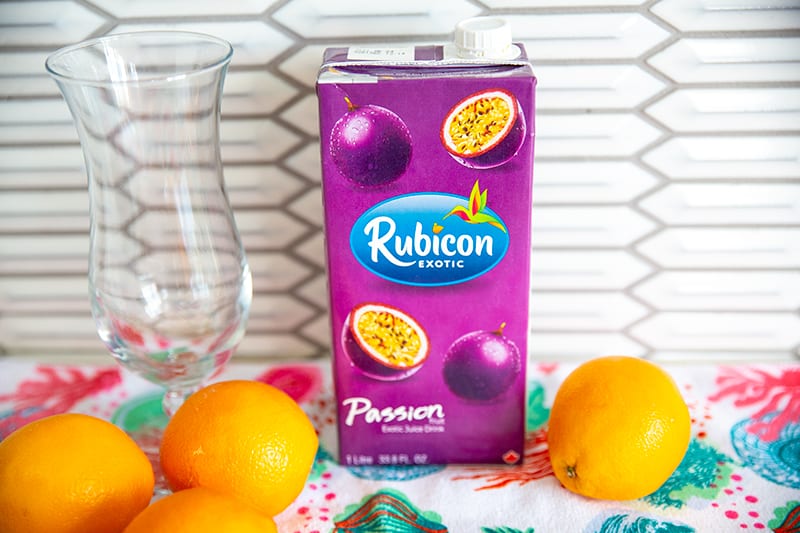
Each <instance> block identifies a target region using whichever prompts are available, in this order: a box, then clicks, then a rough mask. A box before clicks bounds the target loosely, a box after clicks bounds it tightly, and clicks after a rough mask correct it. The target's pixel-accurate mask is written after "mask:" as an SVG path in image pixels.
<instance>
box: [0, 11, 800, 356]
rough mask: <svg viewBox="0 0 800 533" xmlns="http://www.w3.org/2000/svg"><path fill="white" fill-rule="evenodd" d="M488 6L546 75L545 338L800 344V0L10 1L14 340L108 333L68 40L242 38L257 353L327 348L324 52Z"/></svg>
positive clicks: (232, 168)
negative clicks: (91, 293)
mask: <svg viewBox="0 0 800 533" xmlns="http://www.w3.org/2000/svg"><path fill="white" fill-rule="evenodd" d="M488 14H494V15H502V16H503V17H504V18H505V19H506V20H507V21H508V22H509V23H510V25H511V27H512V29H513V32H514V35H515V37H516V39H517V40H519V41H522V42H523V43H524V44H525V45H526V47H527V49H528V53H529V55H530V56H531V57H532V58H533V62H534V64H535V70H536V73H537V77H538V78H539V85H538V91H537V100H538V101H537V104H538V115H537V121H538V123H537V139H536V143H537V147H536V153H537V159H536V170H535V185H534V196H535V200H534V215H533V220H534V237H533V242H532V247H531V253H532V254H533V256H532V257H533V272H532V278H531V281H532V282H531V291H532V307H531V322H530V332H531V350H530V354H529V355H530V357H531V358H532V359H564V358H573V359H583V358H587V357H592V356H596V355H601V354H608V353H629V354H632V355H639V356H643V357H652V358H654V359H661V360H666V359H693V360H703V359H706V360H712V359H713V360H757V359H778V360H780V359H783V360H791V359H796V358H797V357H798V355H799V354H798V346H799V345H800V316H799V314H798V309H800V9H798V5H797V3H796V2H794V3H793V2H768V1H766V0H748V2H746V3H742V2H738V1H735V0H655V1H649V2H643V1H639V0H544V1H543V2H542V1H536V2H534V1H531V0H528V1H526V0H482V1H479V0H442V1H436V2H431V1H430V0H406V1H405V2H400V3H398V2H391V3H389V2H366V1H356V0H338V1H337V2H330V1H328V0H228V1H226V2H218V1H213V0H195V1H193V2H188V1H178V0H174V1H173V0H171V1H153V0H140V1H136V2H130V1H128V0H24V1H4V2H0V353H6V354H22V355H26V354H29V355H32V356H43V355H46V356H63V357H68V356H72V355H87V356H89V357H95V358H96V359H97V360H100V359H99V358H101V357H103V354H104V350H103V348H102V345H101V344H100V341H99V340H98V339H97V336H96V334H95V331H94V324H93V322H92V319H91V317H90V313H89V305H88V298H87V287H86V254H87V248H88V236H87V226H88V212H87V210H88V198H87V195H86V191H85V187H86V179H85V176H84V174H83V163H82V154H81V152H80V147H79V145H78V140H77V136H76V133H75V129H74V127H73V125H72V121H71V118H70V115H69V112H68V110H67V107H66V105H65V104H64V103H63V101H62V100H61V97H60V95H59V93H58V91H57V89H56V86H55V84H54V83H53V82H52V81H51V80H50V79H49V78H48V77H47V75H46V74H45V71H44V59H45V57H46V56H47V54H48V53H49V52H51V51H52V50H55V49H56V48H58V47H60V46H62V45H65V44H70V43H72V42H76V41H79V40H82V39H85V38H89V37H95V36H99V35H103V34H107V33H116V32H124V31H136V30H143V29H151V28H177V29H185V30H195V31H201V32H206V33H211V34H214V35H217V36H220V37H223V38H225V39H228V40H229V41H231V42H232V44H233V45H234V48H235V55H234V60H233V63H232V66H231V69H230V71H229V74H228V77H227V80H226V85H225V98H224V102H223V127H222V138H223V140H222V144H223V145H222V154H223V159H224V162H225V171H226V180H227V183H228V187H229V193H230V197H231V201H232V203H233V204H234V208H235V210H236V217H237V221H238V223H239V227H240V230H241V233H242V235H243V239H244V242H245V246H246V247H247V250H248V255H249V259H250V263H251V266H252V269H253V273H254V286H255V293H256V294H255V299H254V303H253V309H252V316H251V319H250V324H249V328H248V334H247V337H246V339H245V341H244V343H243V344H242V346H241V348H240V351H239V355H238V357H240V358H241V359H250V360H253V359H269V358H280V359H285V358H313V357H325V356H326V355H327V353H328V346H329V343H330V340H329V334H328V322H327V296H326V292H325V291H326V281H325V266H324V257H323V249H322V248H323V239H322V227H321V225H322V217H321V202H320V197H321V195H320V175H319V154H318V151H319V142H318V129H317V110H316V105H317V102H316V97H315V94H314V82H315V77H316V71H317V67H318V66H319V63H320V59H321V53H322V50H323V49H324V48H325V47H326V46H332V45H343V44H347V43H360V44H364V43H385V42H391V43H401V42H420V43H434V42H444V41H447V40H449V39H450V37H451V30H452V28H453V26H454V24H455V23H456V22H457V21H458V20H461V19H463V18H467V17H470V16H476V15H488ZM420 105H424V100H421V101H420ZM465 312H467V311H465Z"/></svg>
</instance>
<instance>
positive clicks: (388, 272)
mask: <svg viewBox="0 0 800 533" xmlns="http://www.w3.org/2000/svg"><path fill="white" fill-rule="evenodd" d="M476 191H477V192H476ZM508 242H509V239H508V231H507V230H506V226H505V224H504V223H503V221H502V220H501V219H500V217H498V216H497V214H496V213H495V212H494V211H492V210H491V209H489V208H488V207H486V191H484V192H483V194H480V192H479V189H478V184H477V182H476V183H475V187H473V194H472V195H471V196H470V198H465V197H463V196H457V195H454V194H441V193H419V194H408V195H403V196H396V197H394V198H390V199H388V200H385V201H384V202H381V203H379V204H377V205H375V206H373V207H371V208H370V209H369V210H367V211H366V212H365V213H364V214H363V215H361V217H359V219H358V220H357V221H356V223H355V224H354V225H353V228H352V229H351V231H350V248H351V250H352V252H353V255H354V256H355V257H356V259H357V260H358V261H359V263H361V264H362V265H363V266H364V267H365V268H366V269H367V270H369V271H370V272H372V273H373V274H376V275H377V276H380V277H381V278H384V279H387V280H389V281H393V282H396V283H401V284H404V285H421V286H440V285H454V284H457V283H463V282H465V281H468V280H471V279H473V278H476V277H478V276H480V275H482V274H484V273H486V272H488V271H489V270H491V269H492V268H494V267H495V266H496V265H497V264H498V263H499V262H500V260H502V259H503V257H504V256H505V254H506V251H507V250H508Z"/></svg>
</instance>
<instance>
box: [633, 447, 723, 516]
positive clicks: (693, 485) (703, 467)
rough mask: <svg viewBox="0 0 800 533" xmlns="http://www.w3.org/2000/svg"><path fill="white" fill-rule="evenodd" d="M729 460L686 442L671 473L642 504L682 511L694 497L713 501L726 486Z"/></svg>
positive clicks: (714, 450)
mask: <svg viewBox="0 0 800 533" xmlns="http://www.w3.org/2000/svg"><path fill="white" fill-rule="evenodd" d="M730 463H731V460H730V458H728V457H727V456H726V455H725V454H723V453H721V452H719V451H717V450H716V449H715V448H714V447H712V446H710V445H708V444H705V443H703V442H701V441H699V440H697V439H694V438H693V439H692V440H691V441H690V442H689V449H688V450H686V455H684V457H683V460H682V461H681V463H680V464H679V465H678V468H677V469H675V472H673V473H672V475H671V476H670V477H669V479H667V480H666V481H665V482H664V484H663V485H661V487H660V488H659V489H658V490H657V491H655V492H654V493H653V494H651V495H649V496H646V497H645V498H644V500H645V501H647V502H648V503H651V504H653V505H656V506H660V507H674V508H676V509H680V508H682V507H683V506H684V505H685V503H686V501H687V500H688V499H689V498H690V497H692V496H694V497H698V498H702V499H705V500H713V499H715V498H716V497H717V495H718V494H719V493H720V491H721V490H722V489H723V488H725V486H727V485H728V483H729V482H730V476H731V472H732V471H733V467H732V466H731V464H730Z"/></svg>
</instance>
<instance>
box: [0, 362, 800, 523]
mask: <svg viewBox="0 0 800 533" xmlns="http://www.w3.org/2000/svg"><path fill="white" fill-rule="evenodd" d="M574 367H575V364H573V363H538V364H533V365H531V366H530V367H529V370H528V404H527V405H528V409H527V423H528V427H527V436H528V437H527V445H526V450H525V458H524V461H523V463H522V464H521V465H519V466H490V465H471V466H463V465H450V466H441V465H422V466H413V467H404V466H387V467H346V466H342V465H340V464H338V463H337V461H336V460H335V457H336V430H335V412H334V407H335V401H334V396H333V390H332V384H331V376H330V370H329V365H328V362H327V361H320V362H313V363H308V362H303V363H280V364H269V365H254V364H236V363H234V364H230V365H229V366H228V367H227V368H226V369H225V370H224V371H223V373H222V374H221V375H219V376H217V377H216V378H215V380H225V379H234V378H236V379H239V378H246V379H255V380H259V381H264V382H267V383H272V384H274V385H276V386H278V387H281V388H283V389H284V390H286V391H287V392H288V393H289V394H290V395H292V396H293V397H295V399H297V400H298V401H299V403H300V404H301V406H302V407H303V408H304V409H305V410H306V412H307V413H308V414H309V416H310V418H311V420H312V422H313V423H314V425H315V426H316V428H317V430H318V432H319V434H320V442H321V446H320V449H319V452H318V455H317V459H316V462H315V464H314V467H313V469H312V472H311V475H310V476H309V479H308V482H307V483H306V487H305V489H304V490H303V492H302V493H301V494H300V496H299V497H298V498H297V499H296V501H295V502H294V503H293V504H292V505H291V506H290V507H289V508H288V509H286V510H285V511H284V512H283V513H281V514H280V515H278V516H277V517H276V522H277V523H278V527H279V531H281V532H282V533H284V532H285V533H295V532H298V533H299V532H309V533H310V532H320V533H321V532H331V531H333V532H350V531H353V532H369V531H392V532H417V531H419V532H431V531H451V532H455V533H461V532H465V533H466V532H479V533H531V532H535V533H546V532H572V531H575V532H581V533H595V532H623V531H624V532H628V531H636V532H640V531H648V532H649V531H653V532H656V531H658V532H660V531H664V532H691V531H697V532H703V533H705V532H711V533H715V532H727V531H731V532H733V531H778V532H790V531H792V532H794V531H800V365H797V364H759V365H755V364H746V365H743V364H739V365H710V364H703V365H700V364H692V365H680V364H666V365H664V368H665V369H666V370H667V371H668V372H669V373H670V374H671V375H672V376H673V378H674V379H675V381H676V382H677V384H678V386H679V387H680V389H681V392H682V393H683V395H684V398H685V400H686V402H687V404H688V406H689V409H690V413H691V415H692V439H691V443H690V445H689V449H688V452H687V454H686V456H685V458H684V460H683V462H682V463H681V465H680V466H679V467H678V469H677V470H676V471H675V473H674V474H673V475H672V477H671V478H670V479H669V480H667V482H666V483H665V484H664V485H663V486H662V487H661V489H659V490H658V491H657V492H655V493H654V494H652V495H650V496H648V497H646V498H643V499H640V500H634V501H627V502H614V501H599V500H590V499H586V498H583V497H581V496H577V495H575V494H572V493H570V492H568V491H567V490H566V489H564V488H563V487H562V486H561V485H560V483H559V482H558V481H557V480H556V478H555V477H554V476H553V474H552V470H551V467H550V462H549V458H548V450H547V418H548V414H549V406H550V405H551V403H552V400H553V397H554V395H555V392H556V390H557V389H558V386H559V384H560V383H561V382H562V381H563V379H564V378H565V377H566V376H567V375H568V373H569V372H570V371H571V370H572V369H573V368H574ZM158 394H159V390H158V388H156V387H155V386H154V385H152V384H149V383H147V382H145V381H143V380H141V379H140V378H138V377H136V376H133V375H131V374H130V373H128V372H127V371H125V370H123V369H122V368H120V367H118V366H116V365H114V364H113V363H111V364H109V365H107V366H70V365H63V364H61V365H58V364H51V363H41V362H36V361H33V360H28V359H21V358H9V357H7V358H4V359H0V438H3V437H5V436H7V435H8V434H9V433H10V432H11V431H13V430H14V429H15V428H17V427H20V426H21V425H23V424H25V423H27V422H30V421H32V420H35V419H37V418H41V417H43V416H47V415H51V414H56V413H60V412H67V411H70V412H81V413H87V414H92V415H95V416H99V417H102V418H107V419H113V420H114V421H115V422H117V423H120V421H123V422H124V420H123V419H124V413H125V412H126V411H129V410H130V409H132V408H134V407H136V406H141V405H143V404H146V403H147V402H151V403H152V402H153V401H154V400H155V399H156V398H157V396H158ZM122 425H123V426H124V424H122ZM126 429H129V430H130V428H126Z"/></svg>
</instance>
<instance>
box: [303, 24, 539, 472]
mask: <svg viewBox="0 0 800 533" xmlns="http://www.w3.org/2000/svg"><path fill="white" fill-rule="evenodd" d="M535 86H536V78H535V77H534V75H533V71H532V68H531V65H530V63H529V61H528V60H527V58H526V56H525V51H524V49H523V47H522V46H521V45H517V44H513V43H512V42H511V36H510V33H509V31H508V28H507V26H506V25H505V24H504V23H503V21H502V20H498V19H494V18H478V19H470V20H467V21H464V22H462V23H460V24H459V26H457V28H456V43H455V44H453V45H443V46H409V47H403V46H388V47H350V48H333V49H328V50H326V52H325V56H324V61H323V65H322V68H321V70H320V73H319V77H318V80H317V93H318V96H319V107H320V128H321V129H320V132H321V153H322V189H323V201H324V212H325V238H326V254H327V268H328V285H329V291H330V315H331V316H330V318H331V326H332V332H333V335H332V339H333V343H332V358H333V373H334V385H335V392H336V402H337V415H338V420H337V424H338V434H339V459H340V461H341V462H342V463H343V464H346V465H422V464H444V463H508V464H514V463H518V462H520V461H521V459H522V456H523V453H524V434H525V366H526V355H527V333H528V299H529V283H530V282H529V278H530V251H531V246H530V242H531V200H532V198H531V195H532V181H533V172H532V171H533V145H534V90H535Z"/></svg>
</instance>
